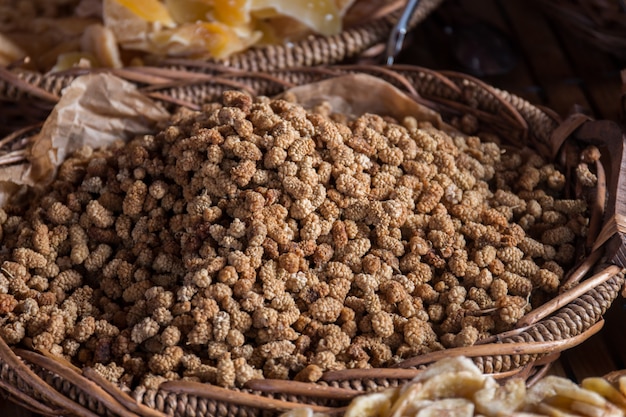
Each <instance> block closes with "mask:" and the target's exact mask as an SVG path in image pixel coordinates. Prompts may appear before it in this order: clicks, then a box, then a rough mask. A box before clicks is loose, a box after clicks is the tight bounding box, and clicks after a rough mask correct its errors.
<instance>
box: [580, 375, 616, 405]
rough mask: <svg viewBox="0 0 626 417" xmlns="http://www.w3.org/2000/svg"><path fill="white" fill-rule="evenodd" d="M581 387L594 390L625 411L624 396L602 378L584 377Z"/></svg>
mask: <svg viewBox="0 0 626 417" xmlns="http://www.w3.org/2000/svg"><path fill="white" fill-rule="evenodd" d="M580 386H581V387H583V388H585V389H588V390H591V391H593V392H596V393H598V394H600V395H601V396H603V397H604V398H606V399H607V400H609V401H610V402H612V403H613V404H615V405H616V406H618V407H621V408H622V409H624V410H625V411H626V396H624V394H622V393H621V392H620V391H619V390H618V389H617V388H615V387H614V386H613V385H611V383H610V382H609V381H607V380H606V379H604V378H599V377H595V378H585V379H583V382H582V383H581V384H580Z"/></svg>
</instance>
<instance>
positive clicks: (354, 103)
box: [283, 74, 455, 130]
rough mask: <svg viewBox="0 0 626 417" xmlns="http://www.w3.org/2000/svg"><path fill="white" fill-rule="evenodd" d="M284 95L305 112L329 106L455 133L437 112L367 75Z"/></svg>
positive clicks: (356, 114)
mask: <svg viewBox="0 0 626 417" xmlns="http://www.w3.org/2000/svg"><path fill="white" fill-rule="evenodd" d="M283 95H289V96H291V97H295V99H296V101H297V102H298V103H299V104H301V105H302V106H304V107H305V108H313V107H315V106H317V105H320V104H322V103H324V102H327V103H329V104H330V106H331V108H332V110H333V112H335V113H341V114H345V115H347V116H351V117H354V118H356V117H359V116H361V115H363V114H365V113H374V114H378V115H381V116H391V117H393V118H394V119H396V120H398V121H402V119H403V118H404V117H406V116H413V117H415V119H417V121H428V122H431V123H432V124H433V126H435V127H437V128H438V129H443V130H455V129H454V128H453V127H451V126H449V125H447V124H446V123H444V122H443V120H442V119H441V115H440V114H439V113H437V112H436V111H434V110H432V109H430V108H428V107H426V106H424V105H422V104H419V103H416V102H415V101H414V100H413V99H411V98H410V97H409V96H408V95H407V94H405V93H404V92H402V91H401V90H400V89H398V88H396V87H395V86H393V85H392V84H391V83H389V82H387V81H385V80H382V79H380V78H376V77H374V76H371V75H368V74H349V75H344V76H341V77H336V78H331V79H328V80H324V81H319V82H316V83H312V84H307V85H302V86H298V87H293V88H291V89H289V90H287V91H286V92H285V93H283Z"/></svg>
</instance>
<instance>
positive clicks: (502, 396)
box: [474, 379, 526, 417]
mask: <svg viewBox="0 0 626 417" xmlns="http://www.w3.org/2000/svg"><path fill="white" fill-rule="evenodd" d="M525 397H526V384H525V383H524V381H523V380H521V379H510V380H508V381H507V382H506V383H505V384H504V385H496V386H491V387H487V388H483V389H481V390H479V391H477V392H476V393H475V394H474V402H475V403H476V410H477V411H478V412H479V413H481V414H484V415H485V416H487V417H497V416H500V415H503V414H510V413H513V412H514V411H517V410H519V409H521V408H522V406H523V404H524V398H525Z"/></svg>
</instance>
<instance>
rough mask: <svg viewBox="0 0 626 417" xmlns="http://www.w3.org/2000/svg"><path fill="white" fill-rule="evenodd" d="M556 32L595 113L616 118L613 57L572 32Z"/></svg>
mask: <svg viewBox="0 0 626 417" xmlns="http://www.w3.org/2000/svg"><path fill="white" fill-rule="evenodd" d="M554 27H555V28H556V29H557V31H556V35H557V36H558V38H559V39H560V41H561V43H562V45H563V51H564V53H565V54H566V55H567V57H568V59H569V60H570V62H572V67H573V68H574V70H575V71H576V75H577V76H578V78H579V79H580V80H581V81H582V83H583V86H584V90H585V93H586V94H587V97H588V99H589V102H590V104H591V107H592V110H593V111H594V115H595V117H596V118H599V119H610V120H618V119H619V115H620V74H619V67H618V66H616V61H615V59H613V57H611V56H610V55H609V54H608V53H606V52H604V51H601V50H599V49H597V48H594V47H593V45H592V44H590V43H587V42H581V41H580V39H578V38H576V37H573V36H572V35H571V34H569V33H567V32H564V31H559V30H558V29H559V28H560V27H559V26H558V25H554Z"/></svg>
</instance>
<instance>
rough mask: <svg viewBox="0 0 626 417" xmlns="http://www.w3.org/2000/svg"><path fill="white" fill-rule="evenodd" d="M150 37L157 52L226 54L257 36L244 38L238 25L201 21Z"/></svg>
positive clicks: (182, 54)
mask: <svg viewBox="0 0 626 417" xmlns="http://www.w3.org/2000/svg"><path fill="white" fill-rule="evenodd" d="M150 40H151V42H152V43H153V45H154V47H155V48H154V51H153V52H155V53H167V54H168V55H171V56H188V57H200V56H206V55H208V56H213V57H216V58H224V57H227V56H229V55H231V54H233V53H235V52H239V51H241V50H243V49H245V48H247V47H248V46H249V45H250V43H249V42H253V41H255V40H256V39H255V38H254V35H250V36H248V37H245V41H244V40H242V37H241V36H240V35H239V34H238V33H237V32H236V30H235V29H233V28H231V27H229V26H226V25H224V24H222V23H219V22H211V23H208V22H198V23H190V24H185V25H182V26H180V27H178V28H176V29H169V30H163V31H160V32H158V33H154V34H153V35H151V37H150Z"/></svg>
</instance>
